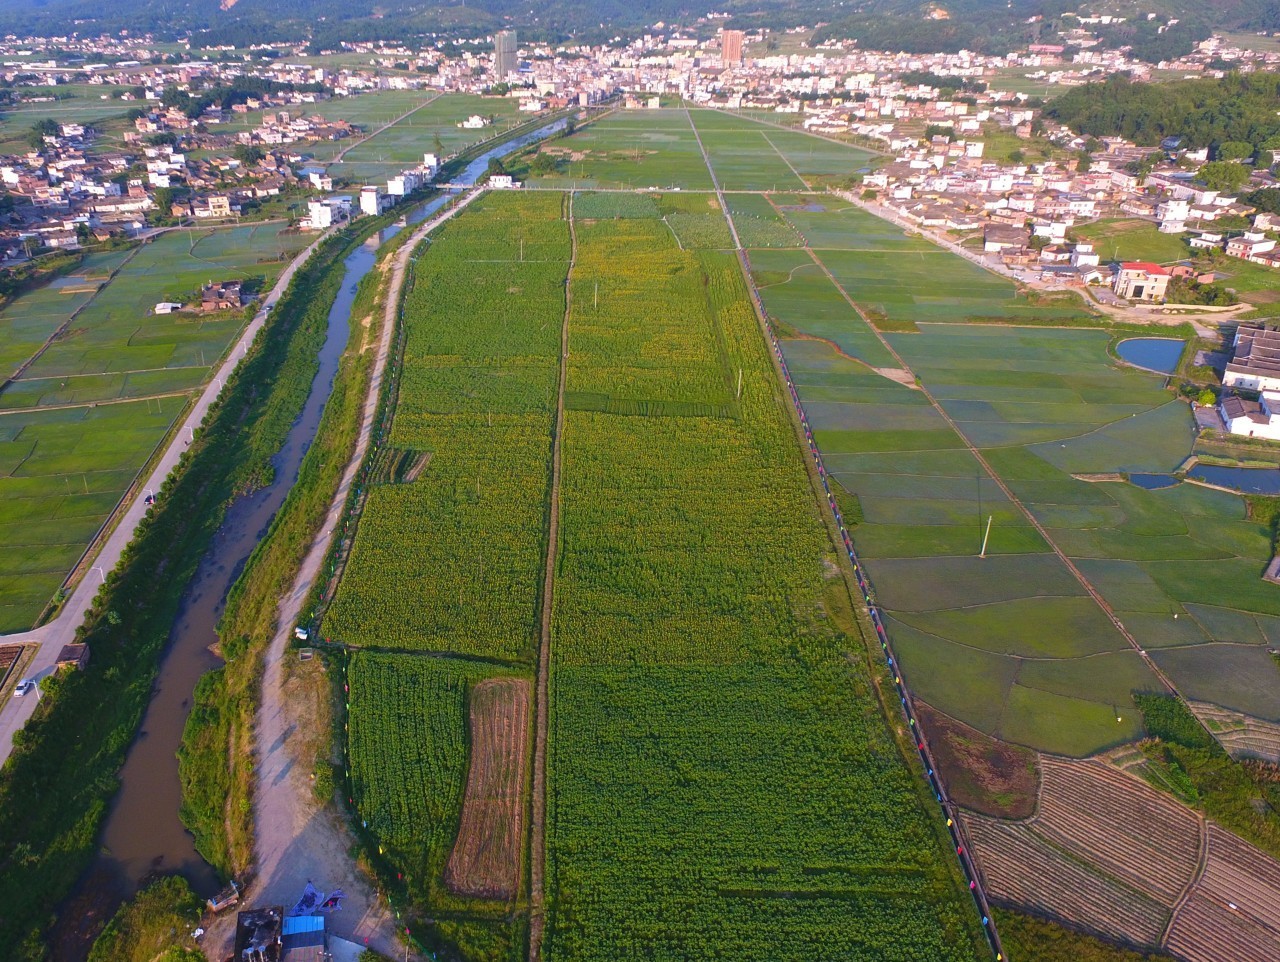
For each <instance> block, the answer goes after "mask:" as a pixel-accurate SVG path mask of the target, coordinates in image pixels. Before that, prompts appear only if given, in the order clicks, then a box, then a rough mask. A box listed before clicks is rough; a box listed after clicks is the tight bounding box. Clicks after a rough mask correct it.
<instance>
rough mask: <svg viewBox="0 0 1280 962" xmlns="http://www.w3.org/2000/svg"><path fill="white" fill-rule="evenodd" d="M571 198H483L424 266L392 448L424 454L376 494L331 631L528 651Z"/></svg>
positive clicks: (401, 644) (369, 643) (446, 646)
mask: <svg viewBox="0 0 1280 962" xmlns="http://www.w3.org/2000/svg"><path fill="white" fill-rule="evenodd" d="M564 202H565V201H564V198H563V196H562V195H560V194H559V193H545V194H527V195H523V196H517V195H509V194H507V195H504V194H501V193H498V194H493V195H490V196H489V197H486V198H485V199H484V200H483V201H482V202H481V203H480V204H478V205H476V206H475V207H474V208H473V209H471V210H469V211H468V212H467V214H466V216H464V217H461V218H459V219H458V220H456V221H452V222H450V223H449V224H448V225H447V226H446V227H445V228H444V229H443V230H442V231H441V232H440V234H439V235H437V236H436V237H435V238H434V240H433V241H432V244H431V249H430V254H429V256H426V257H423V258H421V259H420V260H419V262H418V264H417V266H416V268H415V272H414V278H413V287H412V289H411V291H410V292H409V294H408V296H407V298H406V302H405V315H406V317H407V318H408V321H407V325H406V331H407V339H406V343H405V355H404V373H403V375H402V382H401V387H400V396H399V404H398V406H397V409H396V416H395V420H394V423H393V427H392V433H391V443H392V444H394V445H397V446H399V447H402V448H408V449H412V450H417V451H424V452H430V455H431V461H430V464H429V466H428V467H429V469H428V470H427V471H425V472H424V473H423V474H422V476H421V477H420V478H419V479H418V480H416V481H414V482H413V483H411V484H404V485H385V486H380V487H378V488H376V489H375V490H374V491H373V492H372V493H371V495H370V498H369V502H368V504H367V506H366V507H365V510H364V513H363V515H362V517H361V520H360V529H359V536H358V537H357V539H356V543H355V547H354V549H353V551H352V555H351V559H350V562H349V564H348V568H347V574H346V576H345V577H344V578H343V580H342V585H341V587H340V589H339V591H338V594H337V597H336V598H335V600H334V603H333V605H332V607H331V608H330V609H329V613H328V616H327V618H326V620H325V623H324V631H325V633H326V635H330V636H332V637H334V638H335V639H338V640H341V641H343V642H345V643H347V644H351V645H358V646H362V647H387V648H396V649H409V650H421V651H441V652H454V653H462V654H469V655H482V656H486V657H490V658H496V659H504V660H508V661H516V660H525V661H527V660H528V659H529V658H530V657H531V655H532V652H533V649H534V644H535V641H536V624H535V615H536V610H537V602H538V596H539V591H538V586H539V584H540V580H539V572H540V571H541V567H542V558H543V551H544V548H545V544H544V542H545V534H544V527H543V521H542V519H543V515H544V513H545V511H546V498H547V484H548V482H549V464H550V461H549V459H550V455H551V442H550V437H551V427H552V421H553V417H554V412H555V393H556V379H557V361H556V355H557V353H558V348H559V344H560V321H561V318H562V316H563V314H564V277H565V271H566V270H567V267H568V260H569V234H568V226H567V225H566V224H565V222H564V221H563V219H562V218H561V208H562V206H563V204H564ZM522 243H523V254H524V260H523V261H521V260H520V256H521V244H522ZM457 318H466V319H467V322H466V323H464V324H459V323H456V320H455V319H457ZM406 532H412V534H411V535H410V536H408V537H406ZM424 574H429V581H428V582H424V581H423V576H424ZM388 584H393V585H420V586H421V587H419V588H417V589H415V590H405V591H388V590H387V589H386V586H387V585H388Z"/></svg>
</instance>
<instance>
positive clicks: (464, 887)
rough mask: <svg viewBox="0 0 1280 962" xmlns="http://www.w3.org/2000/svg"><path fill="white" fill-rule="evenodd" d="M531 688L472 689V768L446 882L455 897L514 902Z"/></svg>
mask: <svg viewBox="0 0 1280 962" xmlns="http://www.w3.org/2000/svg"><path fill="white" fill-rule="evenodd" d="M530 696H531V686H530V684H529V682H528V680H527V679H524V678H488V679H486V680H484V681H482V682H480V683H479V684H477V685H476V686H475V687H474V688H473V689H472V690H471V769H470V771H469V772H468V773H467V790H466V794H465V795H464V797H463V802H462V818H461V821H460V823H459V825H458V838H457V840H456V841H455V842H454V844H453V851H452V852H450V853H449V863H448V865H446V866H445V872H444V879H445V883H446V884H447V885H448V886H449V888H450V889H452V890H453V891H454V892H456V893H458V894H460V895H469V896H473V897H476V898H487V899H504V900H508V901H509V900H511V899H514V898H515V895H516V890H517V888H518V886H519V880H520V855H521V852H522V850H523V840H524V809H525V806H524V804H523V796H524V785H525V765H526V761H525V760H526V758H527V757H528V751H529V706H530Z"/></svg>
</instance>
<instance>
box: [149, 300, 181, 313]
mask: <svg viewBox="0 0 1280 962" xmlns="http://www.w3.org/2000/svg"><path fill="white" fill-rule="evenodd" d="M154 310H155V312H156V313H157V314H172V313H173V312H174V311H180V310H182V305H181V304H179V303H177V302H176V301H161V302H160V303H159V304H157V305H156V306H155V308H154Z"/></svg>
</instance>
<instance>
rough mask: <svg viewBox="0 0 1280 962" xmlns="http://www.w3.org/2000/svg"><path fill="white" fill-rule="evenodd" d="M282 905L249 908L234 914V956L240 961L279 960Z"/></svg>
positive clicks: (270, 961)
mask: <svg viewBox="0 0 1280 962" xmlns="http://www.w3.org/2000/svg"><path fill="white" fill-rule="evenodd" d="M283 919H284V906H283V905H274V906H271V907H270V908H265V909H250V910H248V911H245V912H241V913H240V914H239V915H237V916H236V949H235V958H236V959H238V960H242V962H279V959H280V955H281V938H280V928H281V922H282V921H283Z"/></svg>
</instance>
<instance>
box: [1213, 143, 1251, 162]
mask: <svg viewBox="0 0 1280 962" xmlns="http://www.w3.org/2000/svg"><path fill="white" fill-rule="evenodd" d="M1252 156H1253V144H1249V143H1245V142H1244V141H1243V140H1228V141H1226V142H1224V143H1221V144H1219V145H1218V151H1217V159H1218V160H1248V159H1249V158H1250V157H1252Z"/></svg>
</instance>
